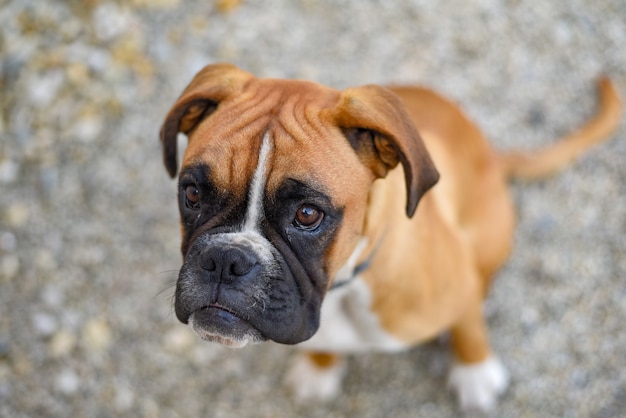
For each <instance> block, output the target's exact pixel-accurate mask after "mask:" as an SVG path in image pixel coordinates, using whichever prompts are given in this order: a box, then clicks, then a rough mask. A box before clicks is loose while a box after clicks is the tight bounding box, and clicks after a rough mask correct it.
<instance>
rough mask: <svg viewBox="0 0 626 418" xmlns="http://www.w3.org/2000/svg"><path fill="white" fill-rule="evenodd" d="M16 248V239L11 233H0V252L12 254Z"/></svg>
mask: <svg viewBox="0 0 626 418" xmlns="http://www.w3.org/2000/svg"><path fill="white" fill-rule="evenodd" d="M16 247H17V239H16V238H15V235H14V234H13V233H12V232H9V231H3V232H0V250H1V251H5V252H7V253H12V252H13V251H15V248H16Z"/></svg>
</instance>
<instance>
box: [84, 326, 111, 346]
mask: <svg viewBox="0 0 626 418" xmlns="http://www.w3.org/2000/svg"><path fill="white" fill-rule="evenodd" d="M112 339H113V338H112V336H111V329H110V328H109V325H108V324H107V322H106V321H105V320H104V319H101V318H96V319H92V320H90V321H89V322H87V323H86V324H85V326H84V327H83V332H82V342H83V344H84V346H85V349H87V350H88V351H103V350H106V349H107V348H108V347H109V346H110V345H111V341H112Z"/></svg>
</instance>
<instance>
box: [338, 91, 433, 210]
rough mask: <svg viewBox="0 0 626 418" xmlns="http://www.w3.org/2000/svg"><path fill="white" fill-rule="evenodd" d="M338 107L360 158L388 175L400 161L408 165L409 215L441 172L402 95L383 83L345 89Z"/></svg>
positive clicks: (342, 125)
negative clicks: (403, 102) (396, 93)
mask: <svg viewBox="0 0 626 418" xmlns="http://www.w3.org/2000/svg"><path fill="white" fill-rule="evenodd" d="M333 111H334V119H335V123H336V124H337V126H339V127H340V128H341V129H343V131H344V133H345V135H346V137H347V138H348V140H349V141H350V144H351V145H352V147H353V148H354V150H355V151H356V153H357V154H358V156H359V158H360V159H361V161H362V162H363V164H365V165H366V166H367V167H369V168H370V169H371V170H372V172H373V173H374V175H375V176H376V177H385V176H386V175H387V172H388V171H389V170H391V169H392V168H394V167H395V166H396V165H397V164H398V163H399V162H400V163H402V168H403V169H404V177H405V181H406V191H407V204H406V213H407V215H408V216H409V217H412V216H413V215H414V214H415V210H416V208H417V204H418V202H419V200H420V198H421V197H422V195H423V194H424V193H425V192H426V191H427V190H428V189H430V188H431V187H432V186H434V185H435V183H437V181H438V180H439V173H438V172H437V169H436V168H435V165H434V164H433V162H432V160H431V158H430V155H429V154H428V151H427V150H426V147H425V146H424V143H423V141H422V138H421V137H420V136H419V133H418V132H417V129H416V128H415V125H414V124H413V122H412V121H411V118H410V117H409V115H408V113H407V111H406V109H405V108H404V105H403V104H402V102H401V101H400V98H398V96H396V95H395V94H394V93H392V92H391V91H390V90H387V89H385V88H383V87H380V86H375V85H368V86H363V87H356V88H351V89H347V90H344V91H343V92H342V93H341V97H340V101H339V104H338V105H337V107H336V108H335V109H334V110H333Z"/></svg>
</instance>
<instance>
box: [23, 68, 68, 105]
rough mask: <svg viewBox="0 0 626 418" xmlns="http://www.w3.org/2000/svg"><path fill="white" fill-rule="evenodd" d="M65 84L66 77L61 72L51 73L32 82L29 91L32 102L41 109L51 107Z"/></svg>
mask: <svg viewBox="0 0 626 418" xmlns="http://www.w3.org/2000/svg"><path fill="white" fill-rule="evenodd" d="M64 82H65V75H64V73H63V72H62V71H60V70H54V71H49V72H47V73H45V74H43V75H42V76H40V77H38V78H35V79H33V80H31V82H30V83H29V91H28V98H29V99H30V102H31V103H32V104H33V105H34V106H35V107H37V108H40V109H44V108H47V107H49V106H50V105H51V104H52V102H53V101H54V99H55V98H56V97H57V94H58V92H59V90H60V89H61V87H62V86H63V83H64Z"/></svg>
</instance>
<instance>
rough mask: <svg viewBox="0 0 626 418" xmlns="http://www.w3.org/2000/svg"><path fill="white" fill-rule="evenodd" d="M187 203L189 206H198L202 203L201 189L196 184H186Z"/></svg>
mask: <svg viewBox="0 0 626 418" xmlns="http://www.w3.org/2000/svg"><path fill="white" fill-rule="evenodd" d="M184 191H185V204H186V205H187V207H188V208H193V209H195V208H197V207H198V204H199V203H200V191H199V190H198V187H197V186H196V185H195V184H188V185H187V186H185V189H184Z"/></svg>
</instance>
